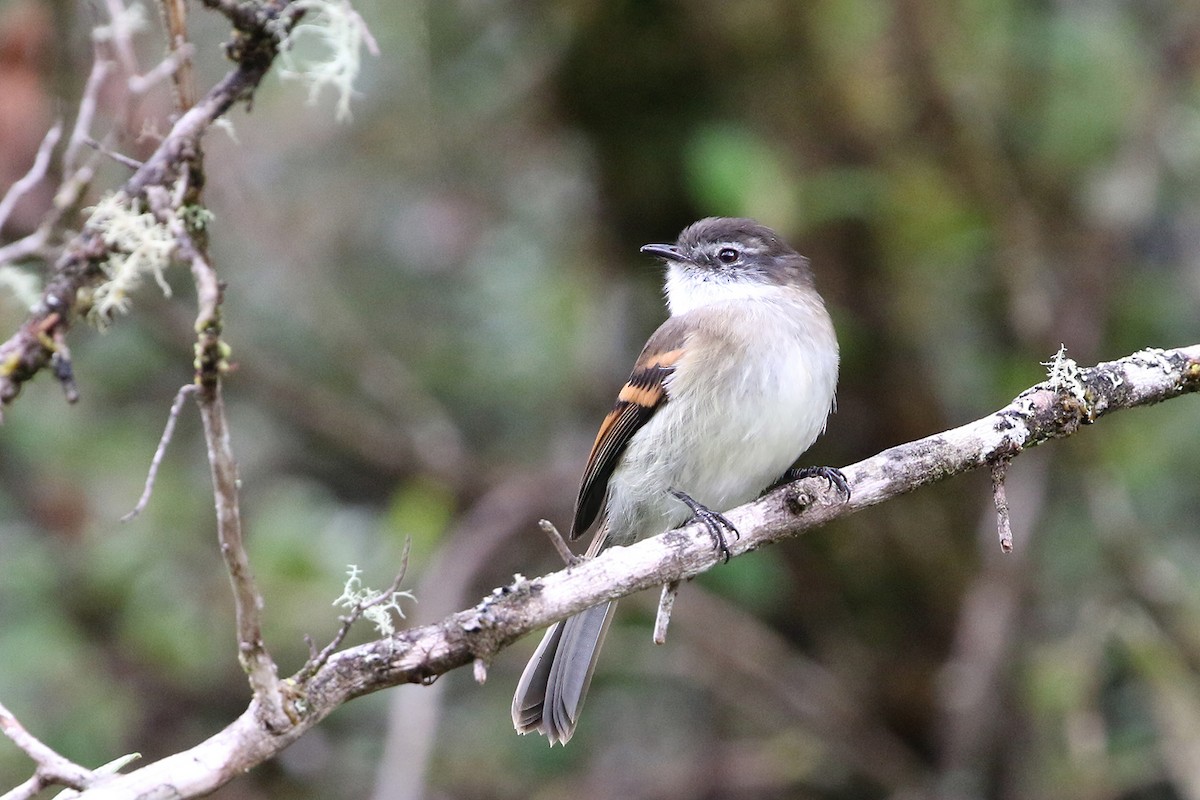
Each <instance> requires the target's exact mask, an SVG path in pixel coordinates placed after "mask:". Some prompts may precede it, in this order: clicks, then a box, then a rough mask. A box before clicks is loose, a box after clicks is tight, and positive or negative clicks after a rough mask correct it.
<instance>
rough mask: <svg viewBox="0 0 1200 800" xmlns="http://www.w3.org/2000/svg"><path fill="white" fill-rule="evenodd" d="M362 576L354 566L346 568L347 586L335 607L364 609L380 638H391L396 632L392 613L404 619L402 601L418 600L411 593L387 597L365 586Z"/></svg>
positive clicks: (344, 587)
mask: <svg viewBox="0 0 1200 800" xmlns="http://www.w3.org/2000/svg"><path fill="white" fill-rule="evenodd" d="M361 576H362V570H360V569H359V568H358V567H357V566H355V565H354V564H351V565H350V566H349V567H347V568H346V585H345V586H343V587H342V595H341V597H339V598H338V599H336V600H334V601H333V605H335V606H341V607H343V608H348V609H351V610H352V611H353V610H354V609H362V616H363V618H364V619H366V620H367V621H368V622H370V623H371V624H372V625H374V626H375V630H376V631H378V632H379V635H380V636H391V635H392V634H393V633H395V632H396V625H395V623H394V622H393V621H392V612H393V611H394V612H396V614H397V615H398V616H399V617H400V619H404V612H403V611H402V610H401V609H400V600H401V599H405V600H412V601H413V602H414V603H415V602H416V601H417V598H416V597H414V596H413V594H412V593H411V592H392V593H391V594H390V595H388V596H386V597H385V596H384V593H383V592H380V591H376V590H375V589H371V588H369V587H366V586H363V584H362V577H361Z"/></svg>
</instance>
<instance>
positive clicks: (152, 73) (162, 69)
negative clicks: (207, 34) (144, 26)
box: [129, 42, 195, 111]
mask: <svg viewBox="0 0 1200 800" xmlns="http://www.w3.org/2000/svg"><path fill="white" fill-rule="evenodd" d="M194 50H195V48H194V47H192V45H191V43H189V42H183V43H181V44H180V45H178V48H177V49H176V50H175V51H174V52H172V53H169V54H168V55H167V56H166V57H165V58H164V59H163V60H162V61H159V62H158V63H157V64H155V65H154V66H153V67H151V68H150V69H148V70H146V71H145V72H143V73H142V74H140V75H131V76H130V77H129V91H130V92H131V93H132V94H133V95H134V96H136V97H140V96H141V95H143V94H145V93H146V92H148V91H150V90H151V89H153V88H154V87H155V86H156V85H158V84H159V83H161V82H162V81H164V80H166V79H167V78H171V77H174V76H175V75H176V74H177V73H178V71H179V70H180V69H181V68H182V67H183V65H184V64H189V63H191V58H192V53H193V52H194ZM181 110H185V111H186V109H181Z"/></svg>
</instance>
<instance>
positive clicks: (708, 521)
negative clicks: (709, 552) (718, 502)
mask: <svg viewBox="0 0 1200 800" xmlns="http://www.w3.org/2000/svg"><path fill="white" fill-rule="evenodd" d="M671 495H672V496H673V497H675V499H677V500H679V502H681V503H683V504H684V505H685V506H687V507H688V508H689V509H690V510H691V512H692V514H694V515H695V517H696V521H698V522H699V523H700V524H701V525H703V526H704V527H706V528H708V532H709V534H710V535H711V536H712V537H713V541H714V542H715V543H716V548H717V550H720V551H721V552H722V553H723V554H724V555H725V563H726V564H728V563H729V558H730V556H732V555H733V554H732V553H731V552H729V543H728V542H726V541H725V534H724V533H722V528H723V529H725V530H727V531H729V532H730V533H732V534H733V538H734V539H740V538H742V534H740V533H739V532H738V529H737V528H735V527H734V525H733V523H732V522H730V521H729V520H728V519H727V518H726V517H725V515H724V514H719V513H717V512H716V511H713V510H712V509H711V508H708V507H707V506H703V505H701V504H700V503H697V502H696V501H695V500H693V499H692V498H691V497H689V496H688V495H687V494H686V493H684V492H681V491H679V490H678V489H672V490H671Z"/></svg>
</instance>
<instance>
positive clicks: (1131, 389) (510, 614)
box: [82, 344, 1200, 800]
mask: <svg viewBox="0 0 1200 800" xmlns="http://www.w3.org/2000/svg"><path fill="white" fill-rule="evenodd" d="M1072 380H1073V381H1074V382H1075V384H1076V385H1071V386H1067V385H1063V382H1062V380H1061V376H1059V378H1057V379H1056V380H1055V381H1054V382H1053V383H1052V382H1050V381H1047V382H1044V383H1040V384H1038V385H1036V386H1034V387H1031V388H1030V389H1028V390H1026V391H1024V392H1022V393H1021V394H1020V395H1019V396H1018V397H1017V398H1016V399H1015V400H1013V402H1012V403H1010V404H1009V405H1007V406H1005V407H1004V408H1002V409H1000V410H999V411H997V412H995V413H993V414H989V415H988V416H986V417H983V418H982V419H979V420H976V421H974V422H971V423H968V424H966V425H963V426H961V427H959V428H955V429H953V430H950V431H946V432H944V433H939V434H935V435H933V436H929V437H926V438H924V439H920V440H918V441H915V442H909V443H908V444H902V445H899V446H897V447H893V448H891V449H889V450H885V451H884V452H882V453H880V454H879V455H876V456H874V457H872V458H869V459H866V460H865V461H861V462H859V463H857V464H854V465H852V466H849V467H846V468H845V469H844V470H842V472H843V473H844V475H845V477H846V479H847V481H848V482H849V483H850V484H851V485H852V486H853V488H854V491H853V494H852V496H851V497H850V499H849V500H845V501H842V499H841V497H840V496H838V495H837V494H834V493H832V491H831V490H827V488H826V487H825V486H824V481H821V480H820V479H804V480H802V481H798V482H797V483H794V484H788V485H786V486H783V487H781V488H780V489H777V490H776V491H773V492H770V493H769V494H767V495H765V496H764V497H762V498H760V499H758V500H756V501H755V502H753V503H750V504H748V505H745V506H742V507H740V508H738V509H734V510H733V511H730V512H728V513H727V515H726V516H728V517H729V518H730V521H731V522H733V524H734V525H736V526H737V528H738V530H739V531H740V532H741V534H742V536H741V538H740V539H738V540H737V541H735V542H731V543H730V550H731V551H732V554H733V555H734V556H738V555H741V554H743V553H746V552H749V551H752V550H756V549H758V548H760V547H764V546H766V545H768V544H771V543H773V542H776V541H780V540H782V539H784V538H787V537H790V536H795V535H798V534H800V533H802V532H804V531H807V530H811V529H813V528H816V527H819V526H821V525H824V524H825V523H827V522H830V521H831V520H834V519H837V518H839V517H843V516H846V515H849V514H851V513H853V512H855V511H857V510H859V509H862V508H866V507H869V506H873V505H876V504H878V503H882V502H884V501H885V500H888V499H890V498H893V497H896V496H898V495H901V494H904V493H907V492H910V491H913V490H914V489H918V488H920V487H922V486H925V485H927V484H930V483H934V482H937V481H942V480H946V479H947V478H950V477H952V476H954V475H959V474H962V473H964V472H968V471H970V470H974V469H979V468H980V467H983V466H987V465H989V464H990V463H992V462H994V461H995V459H996V458H997V457H998V456H999V455H1001V454H1005V455H1012V456H1014V457H1015V456H1018V455H1019V454H1020V453H1021V452H1022V451H1023V450H1024V449H1027V448H1030V447H1034V446H1036V445H1038V444H1042V443H1044V442H1047V441H1049V440H1052V439H1057V438H1062V437H1066V436H1071V435H1073V434H1075V433H1077V432H1078V431H1079V430H1080V429H1081V428H1082V427H1083V426H1084V425H1087V424H1089V423H1092V422H1095V421H1096V420H1098V419H1099V418H1100V417H1102V416H1104V415H1105V414H1108V413H1111V412H1113V411H1116V410H1118V409H1122V408H1134V407H1136V406H1142V405H1150V404H1153V403H1158V402H1161V401H1163V400H1168V399H1171V398H1174V397H1178V396H1180V395H1182V394H1186V393H1190V392H1196V391H1198V390H1200V344H1197V345H1192V346H1190V347H1185V348H1179V349H1176V350H1158V349H1151V350H1143V351H1140V352H1137V353H1134V354H1132V355H1130V356H1127V357H1126V358H1122V359H1120V360H1118V361H1112V362H1107V363H1103V364H1099V365H1097V366H1095V367H1091V368H1087V369H1077V370H1076V371H1075V373H1074V376H1073V378H1072ZM800 496H804V497H807V498H815V499H816V500H820V499H821V498H827V499H828V501H829V502H816V501H814V500H810V501H809V502H807V503H803V504H801V503H800V502H799V501H798V497H800ZM721 558H722V555H721V554H720V553H718V552H717V551H715V550H714V549H713V547H712V539H711V537H710V535H709V533H708V531H707V529H705V528H704V527H703V525H700V524H691V525H688V526H686V527H684V528H680V529H678V530H674V531H669V532H667V533H664V534H662V535H660V536H655V537H652V538H650V539H646V540H644V541H641V542H638V543H636V544H633V545H630V546H629V547H612V548H609V549H608V550H606V551H605V552H603V553H601V554H600V555H599V556H597V557H596V558H593V559H588V560H585V561H582V562H580V563H578V564H576V565H574V566H572V567H570V568H569V569H563V570H559V571H558V572H555V573H552V574H550V575H546V576H544V577H541V578H537V579H534V580H529V579H527V578H523V577H521V576H517V578H516V579H515V580H514V581H513V583H511V584H509V585H508V586H504V587H500V588H498V589H495V590H494V591H493V592H492V593H491V594H490V595H489V596H487V597H486V598H484V600H483V601H482V602H480V603H479V604H478V605H476V606H474V607H473V608H470V609H467V610H465V611H460V612H458V613H455V614H452V615H450V616H448V617H446V618H445V619H443V620H441V621H439V622H436V623H433V624H430V625H423V626H420V627H417V628H411V629H409V630H406V631H402V632H400V633H397V634H396V635H395V636H391V637H387V638H384V639H380V640H378V641H374V642H369V643H367V644H363V645H359V646H357V647H352V648H350V649H348V650H344V651H342V652H339V653H335V654H333V655H332V656H330V657H329V659H328V661H327V662H326V663H325V665H324V666H322V667H321V668H320V669H319V670H318V671H317V672H316V673H315V674H313V675H312V676H311V677H310V678H307V679H306V680H298V679H299V678H300V677H301V676H299V675H298V676H296V678H294V679H293V681H294V682H292V683H290V684H289V685H291V686H292V689H291V692H290V694H289V697H293V698H295V699H296V700H298V701H302V702H296V703H293V704H292V706H291V710H292V711H293V712H294V717H293V724H292V725H291V727H288V728H287V729H285V730H282V731H271V730H268V729H267V727H266V726H265V725H264V724H263V723H262V722H261V721H260V719H259V715H260V713H261V712H260V711H259V709H258V702H259V700H258V699H257V698H256V700H255V701H254V702H252V703H251V706H250V708H249V709H247V711H246V712H245V713H243V714H242V716H241V717H239V718H238V719H237V720H236V721H235V722H233V723H232V724H231V725H230V726H229V727H228V728H226V729H225V730H223V731H221V732H220V733H218V734H217V735H215V736H213V737H212V738H210V739H208V740H207V741H205V742H202V743H201V744H199V745H197V746H196V747H194V748H192V749H191V750H188V751H185V752H183V753H179V754H176V755H174V756H170V757H168V758H165V759H163V760H162V761H159V762H156V763H154V764H150V765H148V766H146V767H143V768H141V769H139V770H136V771H134V772H132V773H130V774H128V775H122V776H119V777H115V778H113V779H111V780H106V781H104V783H103V784H102V785H99V786H97V787H96V788H94V789H92V790H89V791H87V792H84V793H83V795H82V797H83V798H88V800H96V799H97V798H113V799H114V800H115V798H125V797H130V796H141V795H149V794H155V795H162V794H165V793H166V790H168V789H169V790H170V792H172V793H173V796H176V797H181V798H182V797H195V796H198V795H200V794H204V793H207V792H211V791H212V790H213V789H215V788H217V787H218V786H221V785H223V784H224V783H227V782H228V781H230V780H232V779H233V778H235V777H237V776H238V775H240V774H242V773H243V772H245V771H246V770H247V769H249V768H251V767H253V766H254V765H255V764H259V763H261V762H263V761H265V760H267V759H268V758H271V757H272V756H274V755H275V754H276V753H278V752H280V751H281V750H283V749H284V748H285V747H287V746H288V745H289V744H291V742H293V741H295V739H296V738H297V737H299V736H300V735H301V734H302V733H303V732H304V731H306V730H308V729H309V728H311V727H312V726H313V725H315V724H317V723H318V722H319V721H320V720H322V719H324V718H325V717H326V716H327V715H328V714H330V713H331V712H332V711H333V710H334V709H335V708H337V707H338V706H340V705H341V704H342V703H345V702H347V701H348V700H351V699H353V698H355V697H359V696H361V695H364V694H369V693H371V692H375V691H378V690H380V689H383V688H387V687H390V686H396V685H399V684H402V683H427V682H429V681H430V680H431V679H433V678H436V677H437V676H438V675H441V674H443V673H445V672H447V671H449V670H451V669H454V668H456V667H460V666H464V665H466V664H471V663H474V662H475V661H476V660H477V659H478V660H483V661H484V662H487V661H489V660H490V659H491V658H493V657H494V656H495V654H496V653H498V652H499V651H500V650H502V649H503V648H505V647H507V646H508V645H510V644H511V643H512V642H514V641H516V640H517V639H519V638H520V637H522V636H524V635H525V634H527V633H530V632H531V631H534V630H536V629H538V628H541V627H544V626H546V625H549V624H551V623H553V622H557V621H558V620H561V619H564V618H566V617H568V616H570V615H572V614H576V613H578V612H580V611H582V610H583V609H585V608H589V607H591V606H594V605H597V604H598V603H602V602H604V601H606V600H612V599H616V598H619V597H624V596H626V595H629V594H632V593H634V592H637V591H640V590H642V589H648V588H650V587H652V586H661V585H663V584H668V583H670V582H672V581H682V580H687V579H689V578H692V577H694V576H696V575H698V574H700V573H701V572H704V571H705V570H708V569H710V568H712V567H713V566H715V565H716V564H717V563H718V562H719V561H720V560H721Z"/></svg>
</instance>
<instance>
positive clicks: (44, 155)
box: [0, 120, 63, 231]
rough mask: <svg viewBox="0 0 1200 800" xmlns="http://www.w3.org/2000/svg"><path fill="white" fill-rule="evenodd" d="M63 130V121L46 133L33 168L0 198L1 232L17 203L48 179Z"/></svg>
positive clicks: (34, 158)
mask: <svg viewBox="0 0 1200 800" xmlns="http://www.w3.org/2000/svg"><path fill="white" fill-rule="evenodd" d="M62 130H63V124H62V121H61V120H60V121H58V122H56V123H54V124H53V125H52V126H50V130H48V131H46V135H45V136H43V137H42V143H41V144H40V145H38V149H37V155H35V156H34V157H33V166H31V167H30V168H29V171H28V172H26V173H25V174H24V175H23V176H22V177H21V179H20V180H18V181H17V182H16V183H14V184H13V185H12V186H10V187H9V188H8V191H7V192H5V193H4V197H0V231H3V230H4V223H6V222H8V216H9V214H11V213H12V211H13V209H14V208H16V205H17V201H18V200H20V199H21V198H22V197H24V196H25V195H26V194H27V193H28V192H29V190H30V189H32V188H33V187H35V186H37V185H38V183H40V182H41V181H42V179H43V178H45V177H46V172H47V171H48V170H49V168H50V154H51V153H53V152H54V147H55V145H57V144H58V140H59V139H60V138H62Z"/></svg>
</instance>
